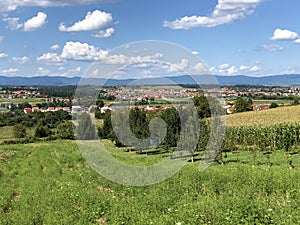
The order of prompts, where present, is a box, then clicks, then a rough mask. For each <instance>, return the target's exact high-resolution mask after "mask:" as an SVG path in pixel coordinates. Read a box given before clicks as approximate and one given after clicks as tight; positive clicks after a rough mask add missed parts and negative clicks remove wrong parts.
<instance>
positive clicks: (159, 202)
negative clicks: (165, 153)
mask: <svg viewBox="0 0 300 225" xmlns="http://www.w3.org/2000/svg"><path fill="white" fill-rule="evenodd" d="M109 151H110V152H112V153H113V154H114V155H116V156H119V157H120V159H123V161H126V163H132V164H136V162H139V163H138V164H148V163H153V162H156V161H157V158H156V157H152V156H145V155H138V154H135V153H124V149H118V150H117V149H115V148H113V146H112V145H111V146H110V147H109ZM295 157H296V158H295V159H294V164H295V166H296V167H295V169H289V167H288V166H287V163H286V159H285V156H284V153H283V152H281V151H278V152H277V153H276V154H274V155H272V156H271V160H272V162H273V166H272V167H268V163H267V159H266V157H264V156H263V155H259V156H258V159H257V160H256V163H255V166H254V164H253V162H252V157H251V155H250V154H249V155H248V154H247V153H241V155H239V156H238V158H239V159H237V156H236V155H230V154H228V158H226V163H225V164H224V165H216V164H215V165H213V166H211V167H209V168H208V169H207V170H205V171H204V172H199V171H198V164H197V163H195V164H191V163H190V164H188V165H186V166H185V167H184V169H182V170H181V171H180V172H179V173H178V174H176V175H175V176H174V177H172V178H171V179H169V180H166V181H164V182H163V183H160V184H156V185H152V186H149V187H127V186H122V185H118V184H116V183H112V182H110V181H107V180H106V179H104V178H103V177H101V176H100V175H98V174H97V173H96V172H94V171H93V170H91V169H90V167H89V166H88V165H87V163H86V161H85V160H84V159H83V157H82V155H81V154H80V151H79V150H78V149H77V147H76V144H75V142H74V141H54V142H49V143H38V144H28V145H10V146H8V145H7V146H5V145H4V146H0V218H1V219H0V224H118V225H119V224H128V225H136V224H170V225H175V224H182V225H183V224H198V225H200V224H220V225H221V224H222V225H226V224H290V225H293V224H298V222H299V221H300V190H299V186H300V180H299V173H300V157H299V156H298V155H296V156H295Z"/></svg>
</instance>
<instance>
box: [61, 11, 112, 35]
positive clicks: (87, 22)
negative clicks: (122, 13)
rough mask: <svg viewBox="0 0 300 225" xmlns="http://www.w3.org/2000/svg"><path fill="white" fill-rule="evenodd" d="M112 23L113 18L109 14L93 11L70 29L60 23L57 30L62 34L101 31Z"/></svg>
mask: <svg viewBox="0 0 300 225" xmlns="http://www.w3.org/2000/svg"><path fill="white" fill-rule="evenodd" d="M112 21H113V17H112V15H111V14H110V13H106V12H102V11H100V10H95V11H93V12H88V13H87V15H86V16H85V18H84V19H83V20H81V21H78V22H76V23H75V24H74V25H72V26H70V27H66V25H65V24H64V23H61V24H60V26H59V30H60V31H62V32H73V31H94V30H103V29H106V28H108V27H109V26H110V25H111V24H112Z"/></svg>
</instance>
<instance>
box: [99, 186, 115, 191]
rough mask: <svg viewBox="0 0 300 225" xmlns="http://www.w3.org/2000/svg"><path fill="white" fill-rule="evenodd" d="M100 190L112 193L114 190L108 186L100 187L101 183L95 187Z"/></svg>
mask: <svg viewBox="0 0 300 225" xmlns="http://www.w3.org/2000/svg"><path fill="white" fill-rule="evenodd" d="M97 189H98V190H99V191H100V192H108V193H113V192H114V190H112V189H110V188H105V187H102V186H101V185H99V186H98V188H97Z"/></svg>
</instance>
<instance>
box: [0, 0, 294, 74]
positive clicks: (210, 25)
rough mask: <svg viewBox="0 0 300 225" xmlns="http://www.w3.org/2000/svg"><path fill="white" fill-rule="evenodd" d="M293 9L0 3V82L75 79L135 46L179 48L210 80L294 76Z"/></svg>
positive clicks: (241, 3) (156, 0)
mask: <svg viewBox="0 0 300 225" xmlns="http://www.w3.org/2000/svg"><path fill="white" fill-rule="evenodd" d="M299 9H300V2H299V0H288V1H286V0H285V1H284V0H201V1H200V0H198V1H196V0H186V1H182V0H151V1H143V0H114V1H111V0H81V1H80V0H60V1H58V0H43V1H41V0H5V1H1V2H0V14H1V18H0V75H3V76H38V75H49V76H51V75H57V76H69V77H71V76H82V75H83V74H84V72H85V70H86V69H87V68H88V66H89V65H90V64H91V62H93V61H94V60H100V61H101V60H102V61H107V58H108V57H110V54H109V51H110V50H111V49H114V48H116V47H117V46H119V45H123V44H126V43H130V42H135V41H142V40H163V41H168V42H173V43H175V44H178V45H181V46H183V47H185V48H187V49H189V50H191V51H193V53H194V54H197V55H198V56H199V57H200V58H201V59H202V60H203V61H204V62H205V63H206V64H207V66H208V67H209V68H210V70H211V71H212V73H214V74H218V75H240V74H243V75H251V76H264V75H271V74H291V73H300V62H299V53H300V16H299ZM180 63H181V62H180V61H179V62H178V64H180ZM182 66H183V67H184V65H182ZM183 69H184V68H183Z"/></svg>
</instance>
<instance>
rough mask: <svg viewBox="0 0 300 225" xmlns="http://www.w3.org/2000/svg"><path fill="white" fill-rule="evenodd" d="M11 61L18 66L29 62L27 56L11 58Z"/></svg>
mask: <svg viewBox="0 0 300 225" xmlns="http://www.w3.org/2000/svg"><path fill="white" fill-rule="evenodd" d="M12 60H13V61H14V62H17V63H20V64H25V63H27V62H28V61H29V60H30V58H29V57H27V56H24V57H13V58H12Z"/></svg>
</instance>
